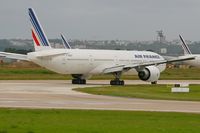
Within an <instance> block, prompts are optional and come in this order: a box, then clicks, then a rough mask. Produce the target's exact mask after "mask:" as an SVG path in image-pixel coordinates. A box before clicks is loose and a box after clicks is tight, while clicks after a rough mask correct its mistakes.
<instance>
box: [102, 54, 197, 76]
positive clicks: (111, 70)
mask: <svg viewBox="0 0 200 133" xmlns="http://www.w3.org/2000/svg"><path fill="white" fill-rule="evenodd" d="M193 59H195V56H193V57H178V58H173V59H169V60H161V61H151V62H142V63H133V64H128V65H118V66H112V67H109V68H105V69H104V70H103V73H105V74H107V73H114V72H122V71H127V70H130V69H133V68H136V69H139V68H144V67H147V66H152V65H156V66H157V65H160V64H166V63H172V62H179V61H186V60H193Z"/></svg>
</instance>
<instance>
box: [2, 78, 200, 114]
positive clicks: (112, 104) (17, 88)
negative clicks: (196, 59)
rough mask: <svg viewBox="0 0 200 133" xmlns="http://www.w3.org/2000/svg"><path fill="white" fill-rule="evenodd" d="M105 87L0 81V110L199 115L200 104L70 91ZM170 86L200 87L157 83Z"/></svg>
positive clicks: (91, 83) (104, 82)
mask: <svg viewBox="0 0 200 133" xmlns="http://www.w3.org/2000/svg"><path fill="white" fill-rule="evenodd" d="M108 83H109V81H108V80H90V81H88V84H87V85H72V84H71V81H64V80H0V107H6V108H7V107H8V108H56V109H95V110H137V111H163V112H193V113H200V102H191V101H169V100H147V99H138V98H121V97H111V96H99V95H92V94H86V93H80V92H76V91H73V90H72V89H73V88H79V87H81V88H82V87H93V86H103V85H108ZM174 83H190V84H200V81H199V80H187V81H184V80H182V81H173V80H161V81H159V84H174ZM126 84H145V82H142V81H138V80H133V81H130V80H129V81H126Z"/></svg>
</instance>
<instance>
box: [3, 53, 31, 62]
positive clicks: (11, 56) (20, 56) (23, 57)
mask: <svg viewBox="0 0 200 133" xmlns="http://www.w3.org/2000/svg"><path fill="white" fill-rule="evenodd" d="M0 57H3V58H9V59H16V60H25V61H29V60H28V58H27V55H23V54H15V53H8V52H0Z"/></svg>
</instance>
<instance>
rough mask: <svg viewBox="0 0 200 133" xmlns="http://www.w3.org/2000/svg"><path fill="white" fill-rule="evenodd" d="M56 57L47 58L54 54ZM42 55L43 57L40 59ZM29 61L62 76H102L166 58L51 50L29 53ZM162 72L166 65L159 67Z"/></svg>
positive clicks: (140, 53) (142, 53)
mask: <svg viewBox="0 0 200 133" xmlns="http://www.w3.org/2000/svg"><path fill="white" fill-rule="evenodd" d="M54 53H56V55H54V56H46V57H44V56H45V55H48V54H54ZM38 55H42V56H43V57H38ZM28 59H29V60H30V61H33V62H34V63H36V64H38V65H40V66H43V67H45V68H47V69H49V70H52V71H54V72H57V73H61V74H85V75H93V74H102V73H103V70H104V69H106V68H109V67H113V66H117V65H129V64H137V63H142V62H152V61H161V60H164V58H163V57H162V56H160V55H158V54H157V53H154V52H149V51H121V50H88V49H50V50H44V51H37V52H31V53H28ZM157 67H158V68H159V70H160V72H162V71H164V70H165V68H166V64H162V65H158V66H157Z"/></svg>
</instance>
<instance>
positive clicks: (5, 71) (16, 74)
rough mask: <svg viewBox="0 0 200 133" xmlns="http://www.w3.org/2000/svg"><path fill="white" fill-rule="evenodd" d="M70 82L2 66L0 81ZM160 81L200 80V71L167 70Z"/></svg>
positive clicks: (48, 73)
mask: <svg viewBox="0 0 200 133" xmlns="http://www.w3.org/2000/svg"><path fill="white" fill-rule="evenodd" d="M113 78H114V77H113V76H112V75H96V76H93V77H92V78H91V79H95V80H97V79H109V80H110V79H113ZM67 79H68V80H69V79H72V78H71V76H70V75H62V74H57V73H54V72H51V71H49V70H47V69H44V68H40V67H28V68H24V67H17V68H15V67H8V66H7V65H0V80H67ZM122 79H129V80H134V79H138V76H137V75H131V76H130V75H123V76H122ZM160 79H161V80H162V79H180V80H181V79H186V80H187V79H200V69H199V68H190V69H183V68H182V69H177V68H175V69H166V71H164V72H163V73H161V77H160Z"/></svg>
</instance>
